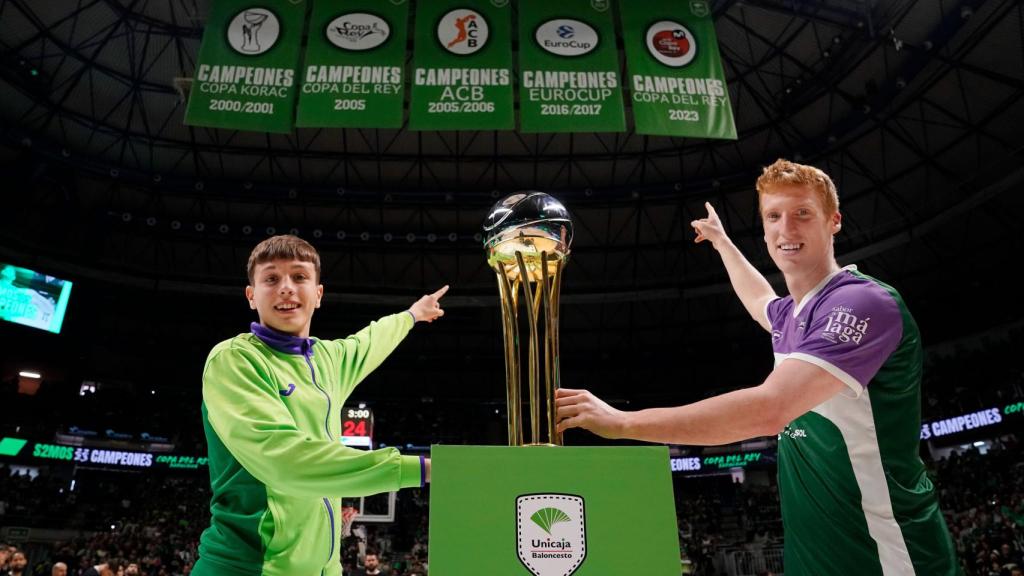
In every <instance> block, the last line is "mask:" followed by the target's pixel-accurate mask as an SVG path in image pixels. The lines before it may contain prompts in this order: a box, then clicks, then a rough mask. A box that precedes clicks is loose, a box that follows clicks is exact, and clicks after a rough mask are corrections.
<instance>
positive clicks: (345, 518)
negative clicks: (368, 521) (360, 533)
mask: <svg viewBox="0 0 1024 576" xmlns="http://www.w3.org/2000/svg"><path fill="white" fill-rule="evenodd" d="M356 516H359V510H357V509H356V508H355V507H353V506H343V507H342V508H341V535H342V537H344V538H348V537H349V536H351V535H352V521H353V520H355V519H356Z"/></svg>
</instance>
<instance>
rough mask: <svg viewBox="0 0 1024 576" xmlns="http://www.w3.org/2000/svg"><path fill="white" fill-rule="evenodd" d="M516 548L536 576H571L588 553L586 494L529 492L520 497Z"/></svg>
mask: <svg viewBox="0 0 1024 576" xmlns="http://www.w3.org/2000/svg"><path fill="white" fill-rule="evenodd" d="M516 550H517V553H518V556H519V561H520V562H522V563H523V566H525V567H526V569H527V570H529V571H530V573H531V574H533V575H534V576H570V575H571V574H572V573H574V572H576V570H577V569H578V568H579V567H580V565H581V564H583V561H584V560H585V559H586V557H587V523H586V513H585V509H584V503H583V498H582V497H581V496H575V495H572V494H526V495H523V496H520V497H518V498H516Z"/></svg>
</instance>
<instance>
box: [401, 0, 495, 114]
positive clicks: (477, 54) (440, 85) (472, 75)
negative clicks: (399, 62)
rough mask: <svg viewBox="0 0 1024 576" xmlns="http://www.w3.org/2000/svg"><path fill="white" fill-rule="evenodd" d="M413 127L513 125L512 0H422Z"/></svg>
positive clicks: (418, 11) (418, 12) (418, 5)
mask: <svg viewBox="0 0 1024 576" xmlns="http://www.w3.org/2000/svg"><path fill="white" fill-rule="evenodd" d="M413 49H414V51H415V55H414V59H413V62H414V65H413V77H412V95H411V96H410V103H409V129H410V130H512V129H514V128H515V113H514V110H513V107H512V24H511V8H510V6H509V0H419V1H418V2H417V3H416V43H415V46H414V47H413Z"/></svg>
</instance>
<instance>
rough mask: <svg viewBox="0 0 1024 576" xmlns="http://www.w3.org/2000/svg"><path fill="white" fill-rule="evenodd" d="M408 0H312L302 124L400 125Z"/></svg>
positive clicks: (298, 122)
mask: <svg viewBox="0 0 1024 576" xmlns="http://www.w3.org/2000/svg"><path fill="white" fill-rule="evenodd" d="M408 19H409V0H314V2H313V14H312V16H310V19H309V39H308V40H307V46H306V59H305V62H304V63H303V67H302V78H301V86H302V92H301V94H300V95H299V110H298V113H297V115H296V118H295V125H296V126H301V127H307V126H308V127H343V128H401V127H402V113H403V106H402V105H403V102H404V97H405V86H404V83H403V82H404V78H403V76H404V73H403V71H404V68H405V41H406V33H407V29H408V25H407V22H408Z"/></svg>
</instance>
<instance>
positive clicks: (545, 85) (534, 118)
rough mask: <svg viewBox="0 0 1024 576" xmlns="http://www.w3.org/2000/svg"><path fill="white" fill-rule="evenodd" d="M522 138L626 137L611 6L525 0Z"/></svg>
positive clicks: (579, 0) (606, 0) (589, 0)
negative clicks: (539, 134)
mask: <svg viewBox="0 0 1024 576" xmlns="http://www.w3.org/2000/svg"><path fill="white" fill-rule="evenodd" d="M519 125H520V130H521V131H522V132H622V131H624V130H625V129H626V119H625V114H624V112H623V105H622V83H621V78H620V77H619V57H618V49H617V48H616V46H615V23H614V20H613V12H612V7H611V1H610V0H560V1H558V2H552V1H551V0H520V2H519Z"/></svg>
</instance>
